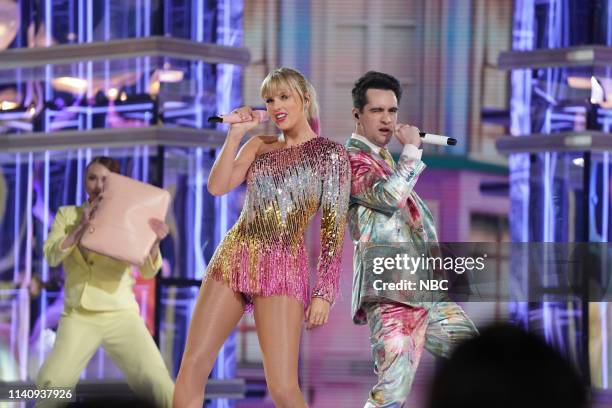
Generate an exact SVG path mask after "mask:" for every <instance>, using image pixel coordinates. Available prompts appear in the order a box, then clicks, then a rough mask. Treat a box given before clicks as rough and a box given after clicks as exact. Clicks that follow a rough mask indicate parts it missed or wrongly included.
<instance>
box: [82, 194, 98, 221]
mask: <svg viewBox="0 0 612 408" xmlns="http://www.w3.org/2000/svg"><path fill="white" fill-rule="evenodd" d="M100 201H102V196H101V195H99V196H97V197H96V198H94V199H93V200H92V201H91V202H88V203H87V204H86V205H85V208H84V209H83V216H82V217H81V222H80V224H79V227H83V228H85V227H87V226H88V225H89V223H90V222H91V220H92V219H93V217H94V214H95V213H96V210H97V209H98V204H100Z"/></svg>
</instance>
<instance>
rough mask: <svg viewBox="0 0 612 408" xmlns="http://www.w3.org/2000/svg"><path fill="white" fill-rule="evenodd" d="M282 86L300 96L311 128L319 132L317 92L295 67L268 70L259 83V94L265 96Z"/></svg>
mask: <svg viewBox="0 0 612 408" xmlns="http://www.w3.org/2000/svg"><path fill="white" fill-rule="evenodd" d="M283 87H287V88H289V89H292V90H294V91H295V92H296V93H297V94H298V95H299V96H300V98H301V99H302V103H303V104H304V111H305V113H306V119H308V123H309V124H310V127H311V128H312V130H314V131H315V133H316V134H319V105H318V104H317V93H316V92H315V89H314V87H313V86H312V84H311V83H310V82H308V80H307V79H306V77H304V75H302V73H301V72H300V71H298V70H297V69H293V68H287V67H282V68H277V69H275V70H273V71H272V72H270V73H269V74H268V76H266V78H265V79H264V80H263V82H262V83H261V96H262V98H266V97H268V96H271V95H274V94H276V93H278V91H279V90H280V88H283Z"/></svg>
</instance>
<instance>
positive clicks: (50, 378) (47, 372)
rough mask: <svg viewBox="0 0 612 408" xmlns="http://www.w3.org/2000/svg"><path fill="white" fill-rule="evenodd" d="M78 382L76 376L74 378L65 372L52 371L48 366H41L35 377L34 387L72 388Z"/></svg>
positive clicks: (59, 370)
mask: <svg viewBox="0 0 612 408" xmlns="http://www.w3.org/2000/svg"><path fill="white" fill-rule="evenodd" d="M78 380H79V378H78V374H77V375H76V376H75V375H70V374H69V373H68V372H67V371H64V370H61V369H54V368H53V367H51V366H50V365H48V364H43V366H42V367H41V369H40V371H39V372H38V376H37V377H36V386H37V387H38V388H57V387H66V388H72V387H74V386H75V385H76V383H77V382H78Z"/></svg>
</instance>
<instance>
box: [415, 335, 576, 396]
mask: <svg viewBox="0 0 612 408" xmlns="http://www.w3.org/2000/svg"><path fill="white" fill-rule="evenodd" d="M587 406H588V405H587V390H586V387H585V385H584V384H583V382H582V381H581V378H580V376H579V375H578V373H577V372H576V370H575V368H574V367H573V366H572V364H570V363H569V362H568V361H567V360H566V359H565V358H564V357H562V356H561V354H560V353H559V352H557V351H556V350H555V349H553V348H552V347H551V346H549V345H548V344H546V343H545V342H544V340H543V339H541V338H540V337H538V336H536V335H534V334H531V333H527V332H526V331H524V330H522V329H520V328H518V327H516V326H511V325H496V326H491V327H489V328H487V329H484V330H483V331H482V332H481V335H480V336H479V337H475V338H473V339H470V340H467V341H466V342H464V343H462V344H460V345H459V346H457V348H456V349H455V351H454V352H453V353H452V355H451V356H450V358H449V359H448V360H446V361H445V362H443V363H442V365H441V367H440V368H439V370H438V371H437V373H436V375H435V377H434V380H433V383H432V386H431V389H430V395H429V404H428V405H427V408H544V407H551V408H553V407H554V408H584V407H587Z"/></svg>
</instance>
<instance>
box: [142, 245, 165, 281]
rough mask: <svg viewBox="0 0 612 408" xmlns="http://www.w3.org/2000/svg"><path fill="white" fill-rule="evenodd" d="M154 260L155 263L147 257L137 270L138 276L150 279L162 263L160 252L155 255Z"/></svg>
mask: <svg viewBox="0 0 612 408" xmlns="http://www.w3.org/2000/svg"><path fill="white" fill-rule="evenodd" d="M156 258H157V259H155V262H153V257H151V255H149V256H148V257H147V260H146V261H145V264H144V265H143V266H142V267H141V268H139V271H140V276H142V277H143V278H144V279H152V278H153V277H154V276H155V275H156V274H157V272H159V270H160V269H161V266H162V262H163V258H162V254H161V251H160V252H159V254H157V257H156Z"/></svg>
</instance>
